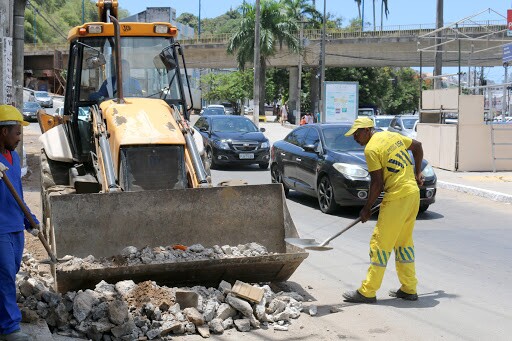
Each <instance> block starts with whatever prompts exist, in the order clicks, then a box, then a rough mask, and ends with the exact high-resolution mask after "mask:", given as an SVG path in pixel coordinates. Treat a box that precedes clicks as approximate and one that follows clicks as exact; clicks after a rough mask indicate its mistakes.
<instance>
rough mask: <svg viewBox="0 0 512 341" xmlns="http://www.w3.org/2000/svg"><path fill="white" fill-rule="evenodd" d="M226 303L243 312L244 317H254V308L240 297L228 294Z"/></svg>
mask: <svg viewBox="0 0 512 341" xmlns="http://www.w3.org/2000/svg"><path fill="white" fill-rule="evenodd" d="M226 303H228V304H229V305H231V306H232V307H233V308H235V309H236V310H238V311H239V312H241V313H242V314H243V315H244V316H246V317H249V316H252V307H251V305H250V304H249V302H247V301H244V300H242V299H240V298H238V297H235V296H233V295H232V294H228V295H227V296H226Z"/></svg>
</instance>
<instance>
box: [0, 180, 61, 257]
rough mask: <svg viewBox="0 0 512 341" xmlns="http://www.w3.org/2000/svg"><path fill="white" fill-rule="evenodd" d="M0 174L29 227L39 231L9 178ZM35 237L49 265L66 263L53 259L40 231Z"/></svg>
mask: <svg viewBox="0 0 512 341" xmlns="http://www.w3.org/2000/svg"><path fill="white" fill-rule="evenodd" d="M2 174H3V178H2V179H3V180H4V182H5V185H6V186H7V188H8V189H9V192H11V194H12V196H13V197H14V199H15V200H16V202H17V203H18V205H19V206H20V208H21V210H22V211H23V213H24V214H25V217H26V218H27V219H28V221H29V222H30V225H31V226H32V228H33V229H39V226H37V224H36V222H35V221H34V218H32V215H31V214H30V212H29V211H28V208H27V206H25V203H24V202H23V200H21V198H20V196H19V195H18V192H16V190H15V189H14V187H13V185H12V183H11V180H9V177H7V174H5V172H2ZM37 237H39V240H40V241H41V243H43V246H44V248H45V249H46V252H47V253H48V256H49V257H50V263H53V264H56V263H58V262H63V261H66V260H65V259H62V260H60V259H57V257H55V255H54V254H53V252H52V249H51V248H50V245H48V242H47V241H46V239H45V238H44V236H43V233H42V232H41V231H39V233H38V234H37Z"/></svg>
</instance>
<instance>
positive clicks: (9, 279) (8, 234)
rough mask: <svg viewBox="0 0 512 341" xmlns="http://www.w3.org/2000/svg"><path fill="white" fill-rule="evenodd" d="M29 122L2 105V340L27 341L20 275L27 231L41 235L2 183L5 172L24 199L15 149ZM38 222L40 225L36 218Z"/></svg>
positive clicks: (12, 108)
mask: <svg viewBox="0 0 512 341" xmlns="http://www.w3.org/2000/svg"><path fill="white" fill-rule="evenodd" d="M28 124H29V123H27V122H24V121H23V116H22V115H21V113H20V112H19V111H18V109H16V108H15V107H13V106H11V105H0V340H3V341H25V340H30V337H29V336H28V335H27V334H25V333H23V332H21V330H20V322H21V312H20V310H19V308H18V305H17V304H16V273H17V272H18V271H19V269H20V265H21V257H22V255H23V248H24V244H25V236H24V232H23V230H24V229H26V230H27V231H28V232H30V233H31V234H33V235H34V236H37V234H38V233H39V229H35V228H32V226H31V225H30V223H29V221H28V219H26V217H25V216H24V214H23V211H22V209H21V208H20V207H19V205H18V203H17V202H16V200H15V199H14V197H13V195H12V193H11V192H10V191H9V188H8V187H7V186H6V184H5V182H4V181H3V180H2V178H3V176H4V172H5V174H6V175H7V177H8V178H9V180H10V181H11V183H12V185H13V187H14V188H15V190H16V191H17V192H18V195H19V196H20V198H23V190H22V186H21V167H20V158H19V156H18V154H17V153H16V151H15V149H16V146H17V145H18V143H19V142H20V140H21V134H22V131H21V126H22V125H28ZM32 216H33V218H34V221H35V222H36V224H37V225H38V226H39V222H38V220H37V219H36V217H35V216H34V215H32Z"/></svg>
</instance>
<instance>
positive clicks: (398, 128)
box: [388, 115, 419, 139]
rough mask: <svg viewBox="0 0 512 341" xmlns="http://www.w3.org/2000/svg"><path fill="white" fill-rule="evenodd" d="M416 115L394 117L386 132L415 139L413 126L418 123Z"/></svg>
mask: <svg viewBox="0 0 512 341" xmlns="http://www.w3.org/2000/svg"><path fill="white" fill-rule="evenodd" d="M418 119H419V117H418V115H396V116H395V118H393V120H391V123H390V124H389V127H388V131H391V132H394V133H399V134H401V135H404V136H407V137H410V138H412V139H414V138H416V130H415V129H414V128H415V124H416V122H418Z"/></svg>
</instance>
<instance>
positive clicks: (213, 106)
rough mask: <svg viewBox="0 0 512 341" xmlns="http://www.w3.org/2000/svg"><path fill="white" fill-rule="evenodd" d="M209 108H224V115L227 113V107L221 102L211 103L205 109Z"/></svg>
mask: <svg viewBox="0 0 512 341" xmlns="http://www.w3.org/2000/svg"><path fill="white" fill-rule="evenodd" d="M208 108H212V109H218V110H222V111H223V112H224V115H226V114H227V113H226V108H224V106H223V105H220V104H210V105H209V106H207V107H206V108H205V109H204V110H206V109H208Z"/></svg>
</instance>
